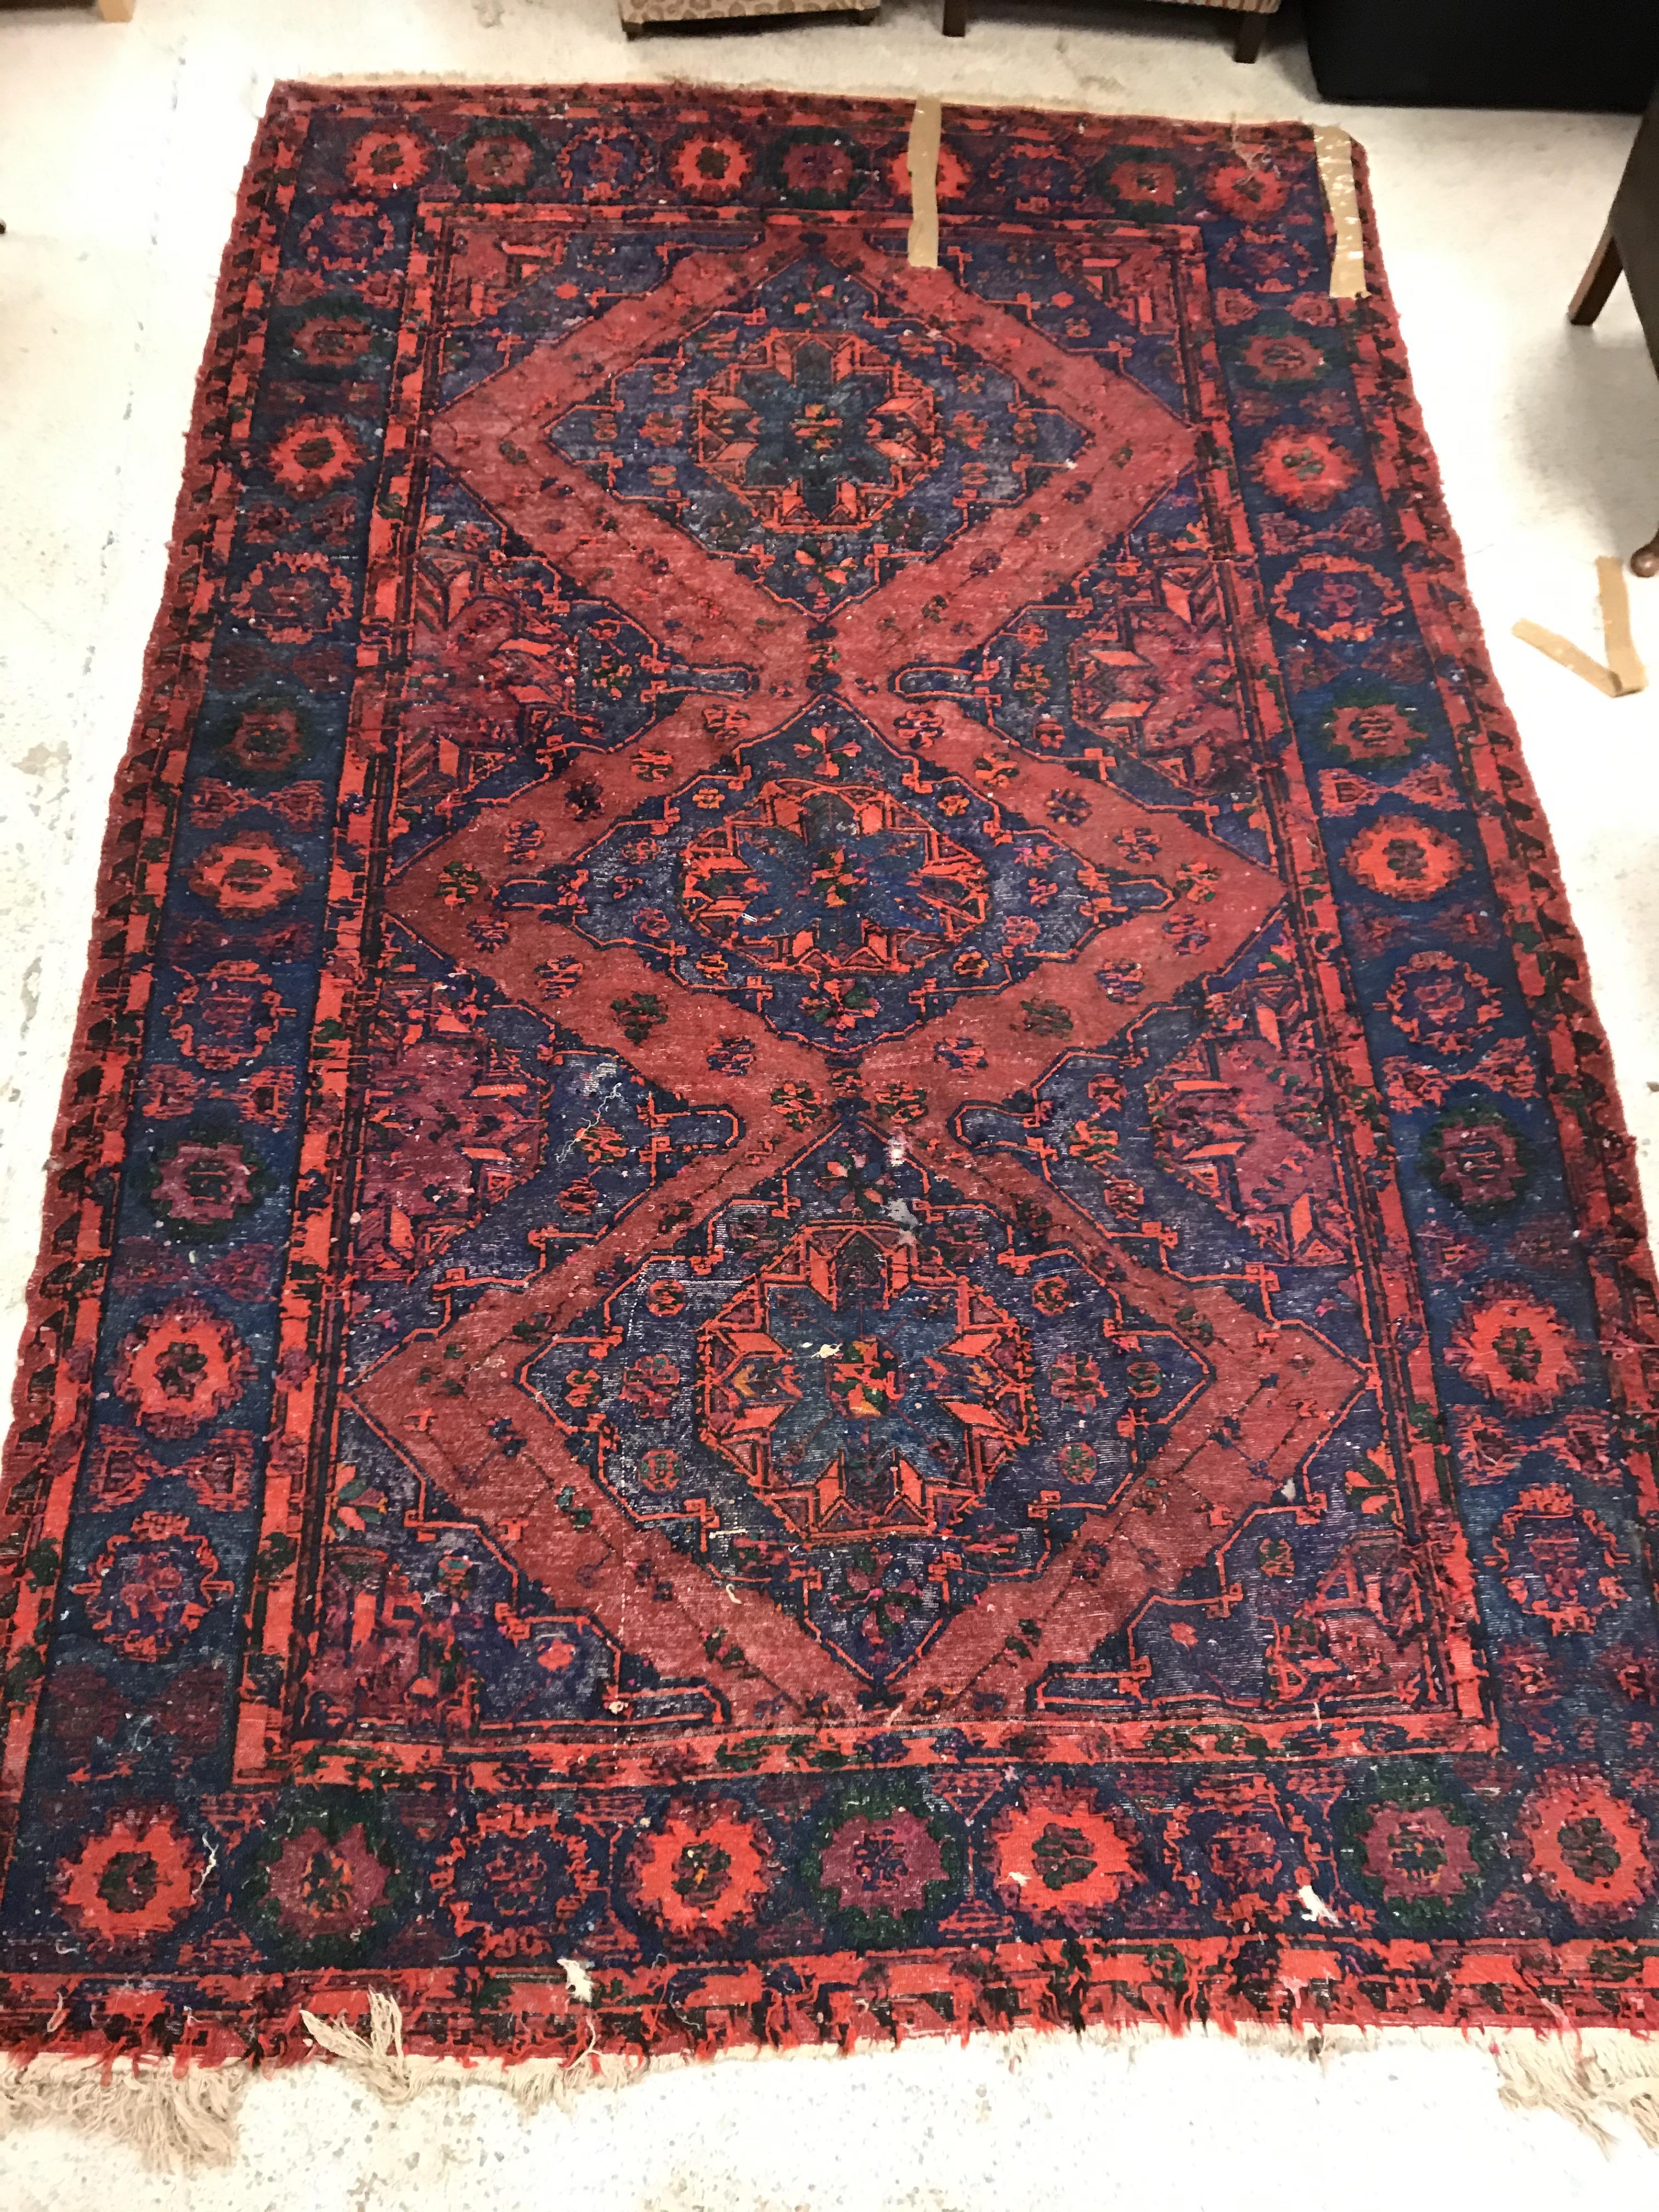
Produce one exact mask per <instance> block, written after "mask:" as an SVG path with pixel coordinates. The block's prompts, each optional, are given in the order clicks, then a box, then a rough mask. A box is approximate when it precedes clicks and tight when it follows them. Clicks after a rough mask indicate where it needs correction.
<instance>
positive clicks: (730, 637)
mask: <svg viewBox="0 0 1659 2212" xmlns="http://www.w3.org/2000/svg"><path fill="white" fill-rule="evenodd" d="M909 124H910V112H909V109H908V106H906V105H902V104H898V103H892V104H886V103H879V102H846V101H823V100H801V99H795V98H793V97H787V96H784V95H750V94H702V93H693V92H691V91H689V90H685V89H666V90H640V89H630V90H616V91H609V92H604V91H602V92H582V93H579V94H568V95H564V94H561V95H552V94H546V93H533V92H529V91H517V92H511V91H478V90H471V89H469V90H459V89H445V88H416V89H409V90H398V91H387V90H374V91H343V90H337V89H328V90H325V89H311V88H292V87H290V88H285V89H283V90H282V91H281V92H279V94H277V96H276V99H275V100H274V102H273V104H272V106H271V109H270V114H269V116H268V118H267V120H266V122H265V124H264V128H263V130H262V131H261V133H260V136H259V138H258V146H257V149H256V152H255V155H254V157H253V161H252V167H251V169H250V171H249V173H248V177H247V179H246V187H245V190H244V193H243V197H242V201H241V204H240V211H239V215H238V218H237V223H236V230H235V235H234V240H233V242H232V245H231V246H230V249H229V252H228V258H227V260H226V263H225V268H224V276H223V283H222V290H221V293H220V297H219V302H218V307H217V310H216V316H215V320H214V326H213V334H212V341H211V346H210V352H209V356H208V359H207V362H206V366H205V368H204V374H203V380H202V384H201V387H200V392H199V397H198V402H197V416H196V422H195V427H194V430H193V433H192V436H191V445H190V452H189V459H188V469H187V475H186V481H185V491H184V495H183V501H182V504H181V507H180V509H179V528H178V536H177V540H176V545H175V551H174V556H173V568H172V572H171V574H170V577H169V580H168V583H167V599H166V605H165V608H164V611H163V613H162V616H161V621H160V623H159V626H158V628H157V630H156V633H155V641H154V644H153V647H152V650H151V654H150V658H149V665H148V668H147V671H146V676H145V684H144V695H143V704H142V708H141V711H140V714H139V718H138V723H137V733H136V736H135V738H134V742H133V749H132V751H131V756H130V757H129V759H128V762H127V763H126V765H125V769H124V770H123V772H122V775H121V779H120V787H119V791H118V797H117V801H116V807H115V814H114V819H113V823H112V829H111V833H110V840H109V844H108V848H107V856H106V870H105V876H104V882H103V889H102V895H101V905H100V915H99V918H98V922H97V927H96V929H95V932H94V941H93V948H92V972H91V977H90V981H89V983H88V991H87V997H86V1000H85V1007H84V1014H83V1019H82V1026H81V1030H80V1033H79V1037H78V1041H77V1043H76V1050H75V1055H74V1060H73V1065H72V1066H71V1069H70V1077H69V1084H68V1090H67V1094H66V1105H65V1109H64V1120H63V1123H62V1128H61V1133H60V1144H59V1150H58V1157H57V1159H56V1161H55V1163H54V1165H53V1169H52V1177H51V1183H50V1191H49V1198H48V1203H47V1210H46V1242H45V1252H44V1257H43V1260H42V1263H41V1267H40V1273H39V1275H38V1279H37V1281H36V1285H35V1292H34V1306H33V1322H32V1333H31V1334H30V1337H29V1339H28V1350H27V1367H26V1371H25V1374H24V1376H23V1379H22V1383H21V1397H20V1400H19V1404H20V1407H21V1413H20V1416H19V1419H18V1422H17V1425H16V1427H15V1434H14V1437H13V1441H12V1448H11V1458H10V1462H9V1482H8V1489H7V1494H6V1501H5V1503H6V1510H7V1514H8V1516H9V1517H8V1520H7V1522H6V1528H7V1534H6V1537H5V1559H6V1569H5V1583H4V1595H3V1606H4V1610H5V1614H6V1617H7V1625H8V1627H9V1639H10V1640H9V1654H8V1657H7V1661H6V1667H5V1672H4V1675H3V1687H4V1694H5V1707H6V1711H5V1718H6V1727H7V1735H6V1749H5V1766H4V1790H5V1801H4V1829H3V1838H4V1844H5V1853H6V1866H5V1884H4V1893H3V1910H0V2037H3V2040H4V2041H5V2043H6V2044H7V2045H9V2046H11V2047H14V2048H15V2049H18V2050H23V2051H30V2050H36V2049H40V2048H49V2049H55V2050H65V2051H83V2052H85V2051H90V2052H96V2053H100V2054H110V2053H118V2052H121V2051H170V2052H174V2053H177V2054H179V2055H180V2056H181V2057H200V2058H204V2059H210V2058H216V2057H227V2056H230V2055H235V2054H246V2053H253V2054H258V2055H259V2056H262V2057H267V2058H274V2057H282V2056H284V2055H289V2054H293V2053H297V2052H299V2051H303V2050H305V2049H306V2048H307V2047H308V2046H307V2042H306V2039H305V2037H304V2034H303V2032H302V2030H301V2026H300V2022H299V2013H300V2009H301V2007H308V2008H311V2009H312V2010H313V2011H318V2012H321V2013H325V2014H330V2015H339V2014H346V2015H360V2014H361V2012H362V2008H363V2007H364V2005H365V2003H366V2001H367V1996H368V1992H369V1991H370V1990H384V1991H386V1992H389V1993H390V1994H391V1995H392V1996H395V1997H396V1998H397V2000H398V2003H399V2004H400V2006H401V2008H402V2011H403V2016H404V2023H405V2028H406V2032H407V2033H408V2035H409V2038H410V2041H411V2043H413V2044H414V2045H416V2046H418V2047H420V2048H422V2049H426V2050H428V2051H459V2052H462V2053H477V2054H489V2055H493V2056H505V2057H526V2056H532V2055H535V2056H542V2057H574V2056H576V2055H578V2054H580V2053H581V2052H584V2051H587V2050H589V2049H590V2048H599V2049H600V2050H607V2051H642V2052H662V2051H697V2052H707V2051H714V2050H718V2049H720V2048H721V2047H723V2046H726V2045H750V2044H753V2043H755V2042H757V2041H758V2042H766V2043H772V2044H789V2043H793V2042H799V2041H803V2040H807V2041H810V2040H816V2039H840V2040H842V2042H852V2041H854V2040H857V2039H865V2038H893V2037H896V2036H899V2035H901V2034H902V2033H909V2032H919V2031H933V2032H946V2031H948V2032H955V2033H961V2032H963V2031H965V2030H967V2029H969V2028H971V2027H975V2026H986V2027H1011V2026H1014V2025H1020V2024H1024V2025H1037V2026H1041V2025H1050V2026H1057V2027H1084V2026H1087V2025H1091V2024H1108V2023H1114V2022H1120V2021H1155V2022H1164V2023H1166V2024H1168V2025H1170V2026H1180V2025H1182V2024H1183V2023H1186V2022H1189V2021H1220V2022H1224V2023H1228V2024H1234V2023H1242V2022H1247V2021H1248V2022H1256V2021H1270V2022H1280V2023H1282V2022H1303V2023H1314V2024H1319V2023H1326V2022H1350V2023H1351V2022H1383V2021H1400V2022H1421V2021H1436V2022H1444V2023H1450V2024H1464V2025H1469V2024H1488V2023H1496V2022H1530V2023H1552V2022H1553V2023H1556V2024H1560V2023H1562V2022H1564V2021H1566V2022H1589V2021H1602V2022H1623V2023H1626V2024H1632V2025H1638V2026H1639V2025H1644V2024H1650V2023H1651V2021H1652V2020H1653V2016H1654V2015H1653V2004H1654V2000H1653V1998H1652V1996H1650V1991H1651V1990H1653V1988H1654V1987H1655V1984H1656V1976H1659V1947H1656V1942H1655V1918H1654V1907H1653V1893H1654V1888H1655V1872H1654V1854H1655V1841H1654V1838H1653V1835H1652V1833H1651V1832H1650V1814H1651V1812H1652V1810H1653V1808H1654V1807H1655V1804H1656V1789H1659V1740H1656V1713H1659V1627H1656V1620H1655V1612H1654V1595H1653V1583H1652V1577H1651V1573H1650V1565H1649V1560H1648V1555H1647V1540H1648V1533H1649V1531H1650V1528H1651V1527H1652V1526H1653V1522H1654V1516H1655V1513H1656V1510H1659V1492H1656V1486H1655V1479H1654V1471H1653V1466H1652V1462H1651V1458H1650V1451H1651V1447H1652V1443H1653V1430H1652V1423H1651V1419H1650V1405H1651V1400H1652V1391H1653V1383H1654V1375H1655V1363H1656V1358H1659V1342H1656V1333H1655V1321H1654V1291H1653V1281H1652V1276H1651V1273H1650V1266H1649V1261H1648V1259H1647V1256H1646V1254H1645V1252H1644V1247H1643V1243H1642V1226H1641V1218H1640V1212H1639V1207H1638V1198H1637V1192H1636V1185H1635V1178H1634V1174H1633V1170H1632V1159H1631V1153H1630V1147H1629V1146H1628V1144H1627V1141H1626V1138H1625V1136H1624V1134H1623V1133H1622V1131H1621V1128H1620V1121H1619V1116H1618V1111H1617V1108H1616V1104H1615V1102H1614V1100H1613V1095H1612V1090H1611V1083H1610V1077H1609V1073H1608V1063H1607V1053H1606V1048H1605V1046H1604V1043H1603V1041H1602V1038H1601V1032H1600V1030H1598V1028H1597V1026H1596V1024H1595V1017H1594V1014H1593V1012H1592V1011H1591V1007H1590V1004H1589V994H1588V989H1587V983H1586V977H1585V973H1584V968H1583V959H1582V956H1581V954H1580V952H1579V951H1578V947H1577V941H1576V939H1575V938H1574V936H1573V933H1572V929H1571V924H1570V922H1569V921H1568V918H1567V916H1566V914H1565V908H1564V905H1563V901H1562V897H1561V892H1560V885H1559V876H1558V873H1557V871H1556V868H1555V865H1554V863H1553V859H1552V856H1551V853H1550V849H1549V845H1548V841H1547V833H1546V829H1545V825H1544V823H1543V821H1542V820H1541V817H1540V814H1539V811H1538V808H1537V805H1536V802H1535V800H1534V798H1533V796H1532V793H1531V790H1530V787H1529V785H1528V781H1527V777H1526V774H1525V770H1524V769H1523V767H1522V762H1521V759H1520V757H1519V754H1518V751H1517V750H1516V741H1515V737H1514V733H1513V731H1512V729H1511V728H1510V724H1509V723H1508V721H1507V720H1506V718H1505V716H1504V710H1503V708H1502V706H1501V704H1500V702H1499V701H1498V696H1497V694H1496V692H1495V690H1494V687H1493V684H1492V677H1491V673H1490V671H1489V669H1488V667H1487V665H1486V659H1485V655H1484V653H1483V651H1482V649H1481V646H1480V638H1479V634H1478V631H1477V628H1476V625H1475V622H1474V615H1473V612H1472V611H1471V608H1470V606H1469V604H1468V595H1467V589H1466V586H1465V584H1464V581H1463V578H1462V571H1461V568H1460V565H1459V560H1458V554H1457V549H1456V544H1455V540H1454V538H1453V537H1452V534H1451V532H1450V529H1449V525H1448V522H1447V520H1446V516H1445V513H1444V510H1443V506H1442V504H1441V500H1440V495H1439V491H1438V489H1437V480H1436V476H1435V470H1434V465H1433V461H1432V458H1431V454H1430V452H1429V449H1428V447H1427V445H1426V442H1425V438H1424V435H1423V432H1422V428H1421V426H1420V424H1419V420H1418V417H1417V415H1416V412H1415V410H1414V408H1413V402H1412V398H1411V392H1410V386H1409V383H1408V380H1407V371H1406V365H1405V361H1404V357H1403V354H1402V351H1401V342H1400V337H1399V332H1398V330H1397V327H1396V325H1395V319H1394V316H1393V313H1392V311H1391V308H1390V307H1389V299H1388V295H1387V291H1386V289H1385V286H1384V283H1383V275H1382V271H1381V268H1380V265H1379V264H1378V262H1377V258H1376V252H1375V241H1374V236H1373V234H1372V233H1371V232H1370V228H1369V217H1368V218H1367V222H1368V228H1367V234H1366V236H1367V255H1368V264H1369V279H1370V291H1369V293H1368V294H1367V295H1365V296H1364V297H1361V298H1358V299H1354V300H1346V299H1344V300H1334V299H1333V298H1332V297H1331V296H1330V295H1329V289H1328V280H1329V276H1330V259H1331V252H1332V234H1331V226H1330V222H1329V217H1328V212H1327V208H1326V203H1325V199H1324V197H1323V195H1322V189H1321V185H1320V180H1319V175H1318V172H1317V168H1316V162H1315V158H1314V152H1313V146H1312V141H1311V138H1310V133H1309V132H1308V131H1306V130H1304V129H1303V128H1301V127H1299V126H1294V125H1276V126H1273V127H1271V128H1265V129H1264V128H1248V127H1240V128H1235V129H1231V130H1227V129H1221V128H1218V127H1212V126H1209V125H1181V124H1171V123H1167V122H1157V121H1133V120H1126V119H1124V118H1115V117H1093V116H1066V117H1061V116H1054V115H1048V116H1036V115H1021V114H1016V113H1000V112H990V111H978V112H975V111H969V110H962V109H957V110H951V111H948V112H947V113H946V115H945V127H944V138H943V146H942V149H941V153H940V155H939V170H938V179H937V182H938V196H939V210H940V221H939V233H940V242H939V262H940V266H939V268H937V269H931V268H925V267H919V266H913V265H911V264H910V262H909V260H908V257H907V235H908V225H909V221H910V212H911V210H910V190H909V179H908V173H907V167H906V145H907V137H908V130H909ZM561 1960H574V1961H577V1962H579V1964H578V1965H577V1966H575V1967H574V1968H573V1969H571V1970H570V1971H569V1972H567V1970H566V1969H565V1967H564V1966H562V1965H561V1963H560V1961H561Z"/></svg>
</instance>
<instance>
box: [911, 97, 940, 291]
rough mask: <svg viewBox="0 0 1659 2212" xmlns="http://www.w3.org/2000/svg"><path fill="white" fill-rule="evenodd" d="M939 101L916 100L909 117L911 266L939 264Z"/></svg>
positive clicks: (923, 266) (922, 267)
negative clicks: (913, 109) (913, 110)
mask: <svg viewBox="0 0 1659 2212" xmlns="http://www.w3.org/2000/svg"><path fill="white" fill-rule="evenodd" d="M939 121H940V118H939V102H938V100H918V101H917V102H916V105H915V112H913V114H912V115H911V118H910V149H909V154H908V166H909V170H910V247H909V261H910V266H911V267H912V268H913V269H937V268H938V267H939Z"/></svg>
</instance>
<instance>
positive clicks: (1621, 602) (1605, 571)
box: [1595, 553, 1648, 698]
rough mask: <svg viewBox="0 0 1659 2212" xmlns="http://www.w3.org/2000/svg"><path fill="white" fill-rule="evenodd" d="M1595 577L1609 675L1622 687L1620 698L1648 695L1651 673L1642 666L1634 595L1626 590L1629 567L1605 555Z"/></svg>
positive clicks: (1597, 567) (1596, 569)
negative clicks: (1633, 625)
mask: <svg viewBox="0 0 1659 2212" xmlns="http://www.w3.org/2000/svg"><path fill="white" fill-rule="evenodd" d="M1595 573H1596V575H1597V577H1598V578H1599V579H1600V580H1601V634H1602V635H1603V637H1604V638H1605V639H1606V640H1607V673H1608V674H1609V675H1610V676H1611V677H1612V678H1613V682H1614V683H1615V684H1617V685H1618V687H1619V691H1620V696H1622V697H1626V698H1628V696H1630V694H1631V693H1632V691H1645V690H1647V688H1648V671H1647V670H1646V669H1645V668H1644V667H1643V665H1642V659H1641V655H1640V654H1639V653H1638V652H1637V650H1636V647H1635V644H1634V641H1632V637H1631V634H1630V593H1629V592H1627V591H1626V588H1625V564H1624V562H1622V561H1616V560H1615V559H1614V558H1613V556H1612V555H1611V554H1610V553H1604V554H1602V556H1601V558H1600V560H1598V561H1597V562H1596V564H1595Z"/></svg>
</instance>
